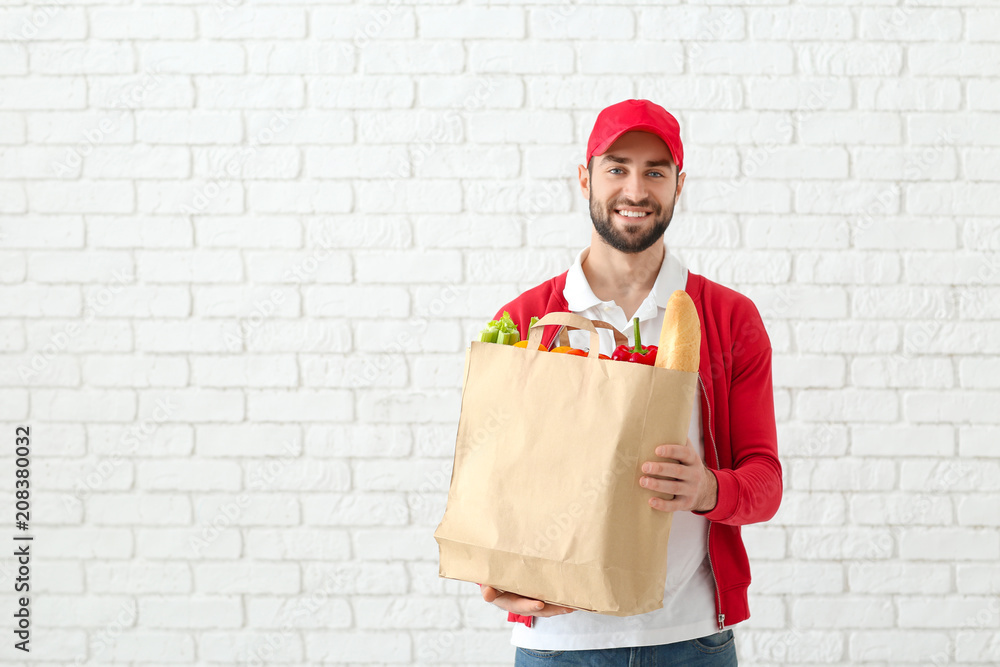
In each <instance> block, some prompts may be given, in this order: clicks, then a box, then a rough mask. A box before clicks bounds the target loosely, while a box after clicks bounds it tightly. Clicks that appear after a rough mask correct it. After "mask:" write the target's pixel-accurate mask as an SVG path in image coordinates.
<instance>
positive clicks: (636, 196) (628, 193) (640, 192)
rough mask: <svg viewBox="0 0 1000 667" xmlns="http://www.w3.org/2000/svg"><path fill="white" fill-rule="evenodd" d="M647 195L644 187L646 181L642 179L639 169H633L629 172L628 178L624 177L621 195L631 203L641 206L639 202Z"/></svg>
mask: <svg viewBox="0 0 1000 667" xmlns="http://www.w3.org/2000/svg"><path fill="white" fill-rule="evenodd" d="M648 195H649V192H648V190H647V189H646V183H645V181H644V179H643V176H642V173H641V172H639V171H633V172H632V173H631V174H629V176H628V178H627V179H625V183H624V184H623V185H622V196H623V197H624V198H626V199H628V201H629V202H630V203H631V204H633V205H634V206H641V202H643V201H645V199H646V197H647V196H648Z"/></svg>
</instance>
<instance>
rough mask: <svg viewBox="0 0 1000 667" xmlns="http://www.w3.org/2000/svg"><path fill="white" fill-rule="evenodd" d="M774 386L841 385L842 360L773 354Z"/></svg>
mask: <svg viewBox="0 0 1000 667" xmlns="http://www.w3.org/2000/svg"><path fill="white" fill-rule="evenodd" d="M771 364H772V372H773V377H774V386H775V387H842V386H844V366H845V364H844V360H843V359H842V358H840V357H828V356H817V355H802V354H799V355H795V356H784V355H775V356H774V357H773V358H772V360H771Z"/></svg>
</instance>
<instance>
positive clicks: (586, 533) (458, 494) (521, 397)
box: [434, 313, 697, 616]
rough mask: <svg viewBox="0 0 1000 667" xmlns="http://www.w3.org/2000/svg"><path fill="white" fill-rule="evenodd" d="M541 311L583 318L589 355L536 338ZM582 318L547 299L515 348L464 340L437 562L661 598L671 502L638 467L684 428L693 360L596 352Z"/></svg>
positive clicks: (605, 601)
mask: <svg viewBox="0 0 1000 667" xmlns="http://www.w3.org/2000/svg"><path fill="white" fill-rule="evenodd" d="M549 324H562V325H566V326H569V327H571V328H579V329H585V330H587V331H590V353H589V356H588V357H586V358H583V357H578V356H573V355H566V354H553V353H551V352H543V351H540V350H538V343H539V342H540V340H541V335H542V328H543V327H544V326H545V325H549ZM594 324H595V323H594V322H592V321H590V320H587V319H585V318H583V317H580V316H578V315H574V314H572V313H549V314H548V315H546V316H545V317H543V318H542V319H541V320H539V321H538V322H537V323H536V324H535V326H534V327H532V329H531V332H530V334H529V338H528V348H527V349H521V348H516V347H512V346H510V345H497V344H495V343H481V342H478V341H475V342H473V343H472V344H471V345H470V347H469V349H468V350H467V352H466V365H465V376H464V378H463V390H462V409H461V414H460V417H459V423H458V436H457V439H456V442H455V461H454V467H453V469H452V477H451V486H450V488H449V491H448V502H447V506H446V509H445V514H444V518H443V519H442V520H441V523H440V525H439V526H438V528H437V530H436V531H435V532H434V538H435V539H436V540H437V542H438V546H439V552H440V570H439V573H440V576H442V577H446V578H449V579H459V580H462V581H470V582H475V583H480V584H489V585H490V586H493V587H495V588H498V589H501V590H504V591H509V592H512V593H517V594H519V595H524V596H526V597H531V598H536V599H539V600H544V601H546V602H551V603H554V604H559V605H565V606H568V607H575V608H577V609H585V610H589V611H595V612H599V613H603V614H611V615H614V616H631V615H634V614H641V613H645V612H649V611H653V610H655V609H659V608H661V607H662V606H663V587H664V582H665V579H666V572H667V539H668V537H669V535H670V524H671V520H672V518H673V515H672V514H670V513H665V512H661V511H659V510H655V509H653V508H651V507H650V506H649V502H648V501H649V498H650V496H651V495H654V493H653V492H652V491H649V490H648V489H644V488H642V487H640V486H639V483H638V480H639V477H640V476H641V475H642V472H641V466H642V464H643V462H645V461H656V460H666V459H662V458H661V457H658V456H656V455H655V454H654V449H655V448H656V446H657V445H661V444H664V443H671V442H672V443H684V442H685V441H686V438H687V431H688V423H689V421H690V418H691V409H692V407H693V402H694V398H695V390H696V383H697V373H690V372H684V371H676V370H668V369H663V368H655V367H653V366H645V365H642V364H634V363H626V362H622V361H611V360H606V359H599V358H598V357H597V355H598V335H597V330H596V328H595V326H594ZM601 325H602V326H605V325H604V323H601ZM616 333H618V336H621V338H622V339H623V338H624V336H622V334H621V333H620V332H616ZM655 495H658V496H660V497H666V498H669V497H670V496H665V495H663V494H655Z"/></svg>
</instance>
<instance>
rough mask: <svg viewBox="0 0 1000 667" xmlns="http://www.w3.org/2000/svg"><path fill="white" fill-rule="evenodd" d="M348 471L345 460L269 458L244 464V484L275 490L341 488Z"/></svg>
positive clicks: (347, 485) (346, 484) (345, 485)
mask: <svg viewBox="0 0 1000 667" xmlns="http://www.w3.org/2000/svg"><path fill="white" fill-rule="evenodd" d="M350 486H351V471H350V467H349V466H348V465H347V463H346V462H345V461H306V460H291V459H284V458H283V459H279V460H275V459H271V460H265V461H252V462H250V463H248V464H247V465H246V466H245V474H244V487H245V488H250V489H254V490H277V491H345V490H347V489H348V488H350Z"/></svg>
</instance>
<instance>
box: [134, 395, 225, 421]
mask: <svg viewBox="0 0 1000 667" xmlns="http://www.w3.org/2000/svg"><path fill="white" fill-rule="evenodd" d="M139 418H140V419H151V420H154V421H156V422H158V423H159V422H207V421H220V422H234V421H242V420H243V418H244V413H243V395H242V393H241V392H238V391H227V390H217V389H202V388H201V387H191V388H186V389H150V390H146V391H143V392H141V393H140V395H139Z"/></svg>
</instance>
